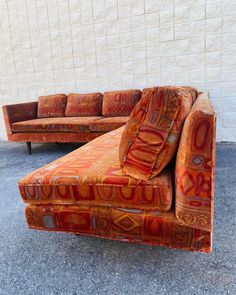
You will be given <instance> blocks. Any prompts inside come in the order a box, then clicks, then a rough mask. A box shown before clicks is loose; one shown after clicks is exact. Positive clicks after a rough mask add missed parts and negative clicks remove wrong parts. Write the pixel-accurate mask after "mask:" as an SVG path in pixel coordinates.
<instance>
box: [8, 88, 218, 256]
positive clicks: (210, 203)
mask: <svg viewBox="0 0 236 295" xmlns="http://www.w3.org/2000/svg"><path fill="white" fill-rule="evenodd" d="M196 96H197V91H196V90H195V89H194V88H191V87H159V88H154V89H151V90H150V89H148V90H147V91H146V93H145V94H143V95H142V99H141V101H140V102H138V103H137V104H136V106H135V107H134V109H133V112H132V114H131V116H130V118H129V119H128V122H127V124H126V125H125V126H123V127H120V128H118V129H115V130H113V131H110V132H109V133H106V134H104V133H105V132H107V131H108V129H110V128H115V125H114V124H117V125H116V127H118V124H125V122H126V120H127V117H125V116H124V117H123V118H122V119H121V118H116V117H113V118H109V117H105V118H100V117H96V121H91V122H88V121H86V126H89V130H88V129H86V131H78V129H76V130H77V131H78V132H77V131H71V132H70V131H68V129H67V131H58V132H55V131H53V132H52V131H49V130H48V129H47V130H44V131H34V132H28V131H27V128H26V127H23V129H24V128H25V130H24V131H20V132H16V131H13V130H12V128H13V126H14V128H19V126H20V125H21V126H22V123H21V121H24V120H25V118H27V119H26V120H28V123H30V121H32V120H33V121H34V119H36V117H37V103H31V104H26V105H25V106H24V108H25V109H26V110H29V112H28V113H27V114H21V106H18V105H16V106H5V107H4V108H3V110H4V117H5V121H6V126H8V128H9V133H8V138H9V140H15V141H36V142H37V141H41V142H49V141H56V142H70V141H78V142H79V141H81V142H82V141H84V142H86V141H90V140H92V141H90V142H89V143H87V144H86V145H84V146H82V147H80V148H79V149H77V150H75V151H74V152H72V153H70V154H68V155H66V156H64V157H62V158H60V159H58V160H56V161H54V162H52V163H49V164H48V165H46V166H44V167H42V168H39V169H37V170H36V171H33V172H32V173H30V174H28V175H27V176H25V177H23V178H22V179H21V180H20V181H19V190H20V193H21V196H22V199H23V201H24V202H25V203H26V206H27V207H26V220H27V224H28V226H29V228H31V229H39V230H47V231H63V232H68V233H73V234H81V235H92V236H96V237H103V238H109V239H113V240H121V241H128V242H135V243H144V244H150V245H160V246H167V247H174V248H178V249H184V250H191V251H201V252H205V253H209V252H211V249H212V232H213V210H214V168H215V113H214V111H213V109H212V107H211V105H210V101H209V97H208V95H207V94H204V93H202V94H200V95H199V96H198V98H197V100H196ZM193 103H194V104H193ZM192 104H193V106H192ZM24 108H23V109H24ZM115 109H116V108H115ZM17 114H18V115H17ZM21 115H22V117H23V118H22V117H21ZM80 118H81V117H80ZM84 118H85V119H86V120H88V119H89V118H88V117H84ZM84 118H82V119H84ZM186 118H187V119H186ZM52 119H53V120H52ZM54 119H55V120H56V119H59V120H60V125H61V124H62V121H63V122H64V123H65V122H67V124H68V125H70V123H72V122H71V121H70V120H72V121H73V120H74V118H73V117H65V118H50V119H45V122H49V121H50V122H54V125H53V126H54V127H55V120H54ZM76 119H79V117H77V118H76ZM37 120H39V119H37ZM37 120H36V121H37ZM40 120H41V119H40ZM58 122H59V121H58ZM69 122H70V123H69ZM28 123H24V124H26V125H27V124H28ZM24 124H23V125H24ZM51 124H53V123H51ZM16 126H18V127H16ZM62 126H63V124H62ZM131 127H132V128H131ZM34 128H35V126H34ZM40 128H42V126H41V127H40ZM60 128H62V127H60ZM60 128H58V129H60ZM63 128H64V127H63ZM68 128H69V129H70V127H68ZM73 128H77V127H73ZM42 129H43V128H42ZM50 129H51V127H50ZM82 129H83V128H82ZM95 129H96V130H97V131H95ZM140 129H141V136H140ZM14 130H16V129H14ZM34 130H35V129H34ZM60 130H61V129H60ZM83 130H84V129H83ZM99 130H100V131H99ZM127 130H129V132H130V133H127ZM150 130H151V132H150ZM181 131H182V133H181ZM152 132H154V134H156V132H157V133H158V134H161V136H160V137H158V136H157V138H156V137H155V136H154V137H153V136H150V134H152ZM126 133H127V134H126ZM102 134H103V135H102ZM124 135H125V136H126V135H127V136H128V137H126V138H125V139H126V140H127V142H125V144H124V145H122V144H121V143H122V140H123V139H124ZM179 139H180V141H179ZM133 142H135V144H137V145H138V147H139V148H141V151H142V153H143V148H144V147H145V148H146V146H147V145H148V146H149V147H150V146H151V149H150V150H151V151H152V153H150V156H149V157H146V159H145V157H144V165H141V167H142V171H141V170H138V175H135V176H138V177H133V176H131V175H129V174H128V173H124V172H125V170H124V169H123V171H122V168H124V166H122V161H124V162H125V161H126V160H127V158H128V159H129V157H127V155H128V153H127V151H128V152H129V151H130V150H129V149H127V147H129V148H130V145H132V144H133ZM127 143H128V144H127ZM147 143H148V144H147ZM150 143H151V144H150ZM171 145H173V146H172V147H170V146H171ZM121 147H124V149H123V150H122V148H121ZM163 149H164V150H167V152H166V153H165V156H163V154H162V152H161V151H163ZM176 149H177V150H178V151H177V158H176V161H172V162H171V163H169V165H168V166H167V167H165V166H166V164H167V162H169V160H170V159H174V158H175V155H176ZM144 151H145V149H144ZM142 153H141V154H142ZM141 154H139V155H138V157H136V155H135V158H134V160H135V161H137V160H139V157H140V155H141ZM132 156H133V154H132ZM153 159H154V160H153ZM142 160H143V159H142ZM145 160H146V162H145ZM147 160H149V161H147ZM150 160H151V161H152V163H153V165H152V166H151V165H150V167H151V168H150V171H149V173H147V169H146V166H145V164H146V163H147V162H148V165H149V164H150V162H151V161H150ZM120 164H121V165H120ZM135 165H136V164H135ZM135 165H134V167H135V169H136V167H137V165H136V166H135ZM121 166H122V167H121ZM174 166H175V167H174ZM160 167H162V168H161V169H160V171H159V172H158V173H157V171H158V169H159V168H160ZM164 167H165V168H164ZM140 171H141V172H140ZM140 175H141V177H140ZM143 175H145V177H143ZM147 176H148V177H147ZM174 177H175V183H173V178H174ZM174 185H175V188H174V187H173V186H174Z"/></svg>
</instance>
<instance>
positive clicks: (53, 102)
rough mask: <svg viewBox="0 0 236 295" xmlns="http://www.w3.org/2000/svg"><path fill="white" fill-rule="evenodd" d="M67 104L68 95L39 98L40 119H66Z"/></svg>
mask: <svg viewBox="0 0 236 295" xmlns="http://www.w3.org/2000/svg"><path fill="white" fill-rule="evenodd" d="M66 104H67V95H66V94H52V95H45V96H40V97H39V98H38V118H51V117H64V116H65V110H66Z"/></svg>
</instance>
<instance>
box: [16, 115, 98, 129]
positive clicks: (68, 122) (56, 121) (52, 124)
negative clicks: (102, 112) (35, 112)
mask: <svg viewBox="0 0 236 295" xmlns="http://www.w3.org/2000/svg"><path fill="white" fill-rule="evenodd" d="M100 118H101V117H98V116H96V117H60V118H42V119H34V120H28V121H22V122H17V123H13V124H12V130H13V131H14V132H84V131H88V132H89V131H90V129H89V126H90V124H91V123H92V122H94V121H96V120H98V119H100Z"/></svg>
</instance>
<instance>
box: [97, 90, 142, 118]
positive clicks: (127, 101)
mask: <svg viewBox="0 0 236 295" xmlns="http://www.w3.org/2000/svg"><path fill="white" fill-rule="evenodd" d="M141 96H142V92H141V91H140V90H138V89H135V90H121V91H110V92H104V94H103V103H102V115H103V116H105V117H117V116H129V115H130V113H131V111H132V110H133V108H134V106H135V105H136V103H137V102H138V101H139V100H140V98H141Z"/></svg>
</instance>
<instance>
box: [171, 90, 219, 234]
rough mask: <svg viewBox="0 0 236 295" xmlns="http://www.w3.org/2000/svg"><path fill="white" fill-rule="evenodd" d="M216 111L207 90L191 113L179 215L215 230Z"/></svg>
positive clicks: (179, 174) (181, 162)
mask: <svg viewBox="0 0 236 295" xmlns="http://www.w3.org/2000/svg"><path fill="white" fill-rule="evenodd" d="M215 128H216V127H215V112H214V110H213V108H212V106H211V104H210V100H209V97H208V95H207V94H206V93H203V94H200V95H199V97H198V98H197V101H196V102H195V104H194V105H193V107H192V110H191V112H190V114H189V115H188V117H187V119H186V121H185V123H184V127H183V131H182V135H181V140H180V144H179V149H178V154H177V159H176V171H175V179H176V216H177V219H178V220H179V222H181V223H184V224H186V225H187V226H191V227H194V228H197V229H202V230H206V231H212V229H213V209H214V208H213V201H214V200H213V199H214V168H215V141H216V136H215Z"/></svg>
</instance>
